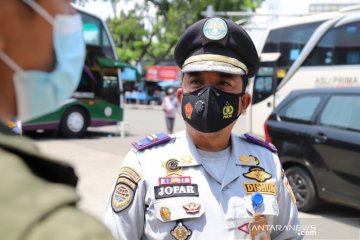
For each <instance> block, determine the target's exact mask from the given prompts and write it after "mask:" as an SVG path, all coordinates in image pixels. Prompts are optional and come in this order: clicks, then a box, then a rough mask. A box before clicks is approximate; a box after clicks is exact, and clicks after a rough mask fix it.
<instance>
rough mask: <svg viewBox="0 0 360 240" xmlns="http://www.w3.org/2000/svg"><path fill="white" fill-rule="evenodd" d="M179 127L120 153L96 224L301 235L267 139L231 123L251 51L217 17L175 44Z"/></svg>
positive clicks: (181, 236) (241, 101)
mask: <svg viewBox="0 0 360 240" xmlns="http://www.w3.org/2000/svg"><path fill="white" fill-rule="evenodd" d="M174 55H175V60H176V62H177V64H178V66H179V67H180V68H181V69H182V73H183V77H182V87H181V88H179V89H178V90H177V97H178V100H179V102H180V104H181V108H182V116H183V119H184V121H185V126H186V129H185V131H182V132H179V133H175V134H174V135H173V136H171V137H170V136H164V135H162V134H157V135H150V136H148V137H147V138H145V139H142V140H140V141H139V142H136V143H134V144H133V145H134V148H133V149H132V151H130V152H129V153H128V155H127V156H126V158H125V160H124V162H123V166H122V168H121V169H120V171H119V175H118V177H117V180H116V182H115V184H114V189H113V192H112V195H111V198H110V200H109V203H108V205H107V210H106V215H105V224H106V225H107V226H109V228H110V229H111V230H112V232H113V233H114V234H115V235H116V236H117V237H118V238H119V239H120V238H122V239H131V240H136V239H157V240H159V239H177V240H186V239H222V240H225V239H229V240H230V239H263V240H264V239H270V238H271V239H278V240H279V239H301V238H302V237H301V236H299V235H298V233H297V232H296V229H297V227H298V211H297V208H296V204H295V198H294V196H293V194H292V191H291V188H290V187H289V185H288V181H287V180H286V176H284V174H283V172H282V167H281V164H280V161H279V158H278V156H277V154H276V152H277V151H276V148H275V147H274V146H273V145H272V144H271V143H268V142H265V141H264V140H262V139H259V138H257V137H255V136H253V135H250V134H244V135H241V136H238V135H235V134H232V133H231V131H232V129H233V127H234V125H235V123H236V120H237V119H238V117H239V116H240V115H241V114H242V113H244V112H245V110H246V109H247V108H248V106H249V104H250V101H251V96H250V95H249V94H248V93H246V92H245V88H246V85H247V82H248V78H250V77H252V76H254V74H255V73H256V71H257V69H258V65H259V58H258V55H257V52H256V49H255V46H254V44H253V42H252V40H251V39H250V37H249V36H248V34H247V33H246V32H245V31H244V29H242V28H241V27H240V26H239V25H237V24H235V23H234V22H232V21H230V20H227V19H222V18H218V17H214V18H206V19H202V20H200V21H198V22H196V23H195V24H193V25H192V26H190V27H189V28H188V29H187V30H186V31H185V32H184V33H183V35H182V36H181V38H180V40H179V42H178V44H177V46H176V48H175V54H174Z"/></svg>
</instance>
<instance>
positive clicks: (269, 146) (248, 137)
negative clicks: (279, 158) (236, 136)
mask: <svg viewBox="0 0 360 240" xmlns="http://www.w3.org/2000/svg"><path fill="white" fill-rule="evenodd" d="M244 137H245V138H243V139H244V140H245V141H247V142H250V143H255V144H257V145H260V146H263V147H264V148H267V149H269V150H270V151H271V152H273V153H277V149H276V147H275V146H274V145H273V144H272V143H270V142H267V141H265V139H263V138H261V137H258V136H255V135H252V134H250V133H245V134H244Z"/></svg>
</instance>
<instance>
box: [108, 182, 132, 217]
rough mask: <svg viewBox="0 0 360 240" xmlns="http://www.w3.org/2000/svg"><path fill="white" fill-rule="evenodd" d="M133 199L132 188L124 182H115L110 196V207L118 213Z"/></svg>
mask: <svg viewBox="0 0 360 240" xmlns="http://www.w3.org/2000/svg"><path fill="white" fill-rule="evenodd" d="M133 200H134V189H133V188H132V187H130V186H128V185H127V184H126V183H124V182H120V183H118V184H116V186H115V189H114V192H113V195H112V198H111V207H112V209H113V211H114V212H116V213H118V212H121V211H122V210H124V209H126V208H127V207H128V206H130V204H131V203H132V201H133Z"/></svg>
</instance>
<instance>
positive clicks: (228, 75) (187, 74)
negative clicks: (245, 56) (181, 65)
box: [184, 71, 242, 79]
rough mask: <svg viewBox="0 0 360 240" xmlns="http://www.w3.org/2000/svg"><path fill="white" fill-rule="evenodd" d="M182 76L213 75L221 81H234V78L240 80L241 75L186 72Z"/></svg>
mask: <svg viewBox="0 0 360 240" xmlns="http://www.w3.org/2000/svg"><path fill="white" fill-rule="evenodd" d="M184 74H185V75H184V76H188V77H205V76H209V75H213V76H216V77H219V78H221V79H235V78H240V79H242V78H241V75H236V74H229V73H223V72H213V71H204V72H188V73H184Z"/></svg>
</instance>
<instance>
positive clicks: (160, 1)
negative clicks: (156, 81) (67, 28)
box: [77, 0, 262, 64]
mask: <svg viewBox="0 0 360 240" xmlns="http://www.w3.org/2000/svg"><path fill="white" fill-rule="evenodd" d="M87 1H89V0H77V2H78V3H79V2H80V3H82V4H84V3H86V2H87ZM94 1H96V0H94ZM98 1H101V0H98ZM102 1H111V2H112V6H113V11H114V12H115V13H116V8H114V6H115V7H116V3H117V2H119V0H102ZM125 2H126V0H125ZM127 2H129V1H127ZM137 2H138V3H137V4H135V7H134V8H133V9H132V10H130V11H128V12H127V13H125V12H123V11H121V12H120V14H114V16H116V17H115V18H112V19H107V21H106V22H107V24H108V26H109V29H110V31H111V33H112V36H113V38H114V41H115V45H116V47H117V52H118V54H119V58H120V59H122V60H124V61H127V62H141V61H151V62H152V63H151V64H157V63H159V62H161V61H162V60H164V59H172V58H173V49H174V47H175V45H176V42H177V40H178V39H179V37H180V35H181V33H182V32H184V30H185V29H186V28H187V27H188V26H190V25H191V24H192V23H194V22H195V21H197V20H199V19H201V18H203V16H202V15H201V12H202V11H206V8H207V6H208V5H212V6H213V8H214V10H215V11H245V10H252V11H253V10H255V9H256V7H258V6H259V4H260V3H261V2H262V0H227V1H224V0H140V1H137ZM151 6H152V9H155V13H149V9H150V7H151ZM233 20H239V18H237V19H233Z"/></svg>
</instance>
